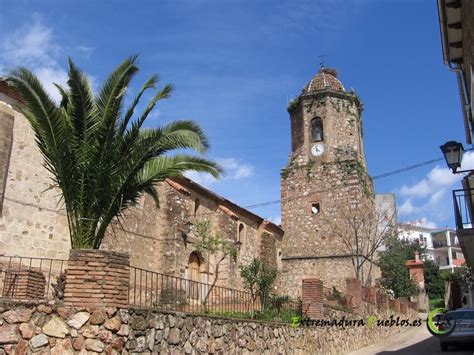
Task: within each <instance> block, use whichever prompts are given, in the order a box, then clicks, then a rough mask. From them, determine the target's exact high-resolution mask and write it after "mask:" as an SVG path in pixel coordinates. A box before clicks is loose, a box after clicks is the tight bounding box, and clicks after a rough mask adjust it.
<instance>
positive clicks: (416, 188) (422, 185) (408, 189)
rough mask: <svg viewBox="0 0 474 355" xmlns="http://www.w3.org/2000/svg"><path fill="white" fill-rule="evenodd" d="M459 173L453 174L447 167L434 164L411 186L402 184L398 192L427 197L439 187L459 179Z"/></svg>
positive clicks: (451, 183) (444, 186) (447, 185)
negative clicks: (423, 176) (422, 177)
mask: <svg viewBox="0 0 474 355" xmlns="http://www.w3.org/2000/svg"><path fill="white" fill-rule="evenodd" d="M460 179H461V178H460V176H459V175H454V174H453V173H452V172H451V170H449V169H448V168H441V167H439V166H435V167H434V168H433V169H432V170H431V171H430V172H429V173H428V174H427V176H426V177H425V178H424V179H423V180H421V181H419V182H418V183H416V184H414V185H412V186H406V185H403V186H402V188H401V190H400V193H401V194H402V195H405V196H410V197H427V196H430V195H432V194H433V193H435V192H437V191H439V189H440V188H441V189H443V188H447V187H450V186H452V185H454V184H455V183H457V182H458V181H459V180H460Z"/></svg>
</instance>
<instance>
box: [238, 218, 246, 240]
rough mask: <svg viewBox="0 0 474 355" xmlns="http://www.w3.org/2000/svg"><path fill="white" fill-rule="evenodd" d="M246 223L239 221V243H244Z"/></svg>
mask: <svg viewBox="0 0 474 355" xmlns="http://www.w3.org/2000/svg"><path fill="white" fill-rule="evenodd" d="M244 229H245V228H244V224H243V223H239V232H238V235H237V242H238V243H239V244H242V243H243V242H244Z"/></svg>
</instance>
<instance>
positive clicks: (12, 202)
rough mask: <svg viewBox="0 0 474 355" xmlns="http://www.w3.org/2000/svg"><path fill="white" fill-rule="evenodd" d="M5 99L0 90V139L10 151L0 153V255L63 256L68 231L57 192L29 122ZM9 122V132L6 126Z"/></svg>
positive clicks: (10, 101) (65, 256) (68, 246)
mask: <svg viewBox="0 0 474 355" xmlns="http://www.w3.org/2000/svg"><path fill="white" fill-rule="evenodd" d="M11 103H12V100H11V99H9V98H8V97H7V96H5V95H3V94H1V93H0V118H1V120H2V128H1V132H0V134H1V136H0V141H1V142H2V144H4V142H8V141H12V144H11V152H8V151H2V152H1V155H2V158H1V159H2V160H1V164H2V169H3V170H2V173H3V174H4V173H5V170H6V169H5V168H6V166H7V165H6V164H7V162H8V172H7V175H6V179H2V180H0V181H4V196H3V205H2V208H1V216H0V254H1V253H4V254H5V255H22V256H32V257H33V256H35V257H46V258H67V255H68V253H69V248H70V242H69V232H68V225H67V218H66V216H65V213H64V210H61V205H60V204H59V198H58V197H59V191H58V190H57V189H54V188H52V181H51V179H50V174H49V173H48V172H47V171H46V169H45V168H44V166H43V157H42V156H41V154H40V152H39V150H38V149H37V148H36V143H35V137H34V134H33V131H32V130H31V128H30V127H29V123H28V122H27V120H26V119H25V118H24V117H23V116H22V115H21V114H20V113H18V112H16V111H15V110H13V109H12V108H11V106H10V104H11ZM8 122H11V123H8ZM11 124H12V125H13V127H12V128H13V129H12V130H11V129H10V128H9V127H8V126H10V125H11ZM11 134H13V136H12V135H11ZM7 153H9V159H7V157H6V156H7ZM0 202H1V200H0Z"/></svg>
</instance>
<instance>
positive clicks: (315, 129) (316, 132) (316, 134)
mask: <svg viewBox="0 0 474 355" xmlns="http://www.w3.org/2000/svg"><path fill="white" fill-rule="evenodd" d="M311 139H312V140H313V142H320V141H322V140H323V139H324V134H323V120H322V119H321V118H319V117H316V118H313V119H312V120H311Z"/></svg>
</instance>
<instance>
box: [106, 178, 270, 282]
mask: <svg viewBox="0 0 474 355" xmlns="http://www.w3.org/2000/svg"><path fill="white" fill-rule="evenodd" d="M159 193H160V197H161V200H160V208H159V209H157V208H156V207H155V205H154V202H153V201H152V199H151V198H150V197H144V199H143V201H142V204H141V205H142V206H143V207H141V206H140V207H138V208H133V209H132V210H131V211H130V212H129V213H128V215H127V217H126V218H125V219H124V221H123V222H122V224H123V226H124V228H125V230H124V231H120V230H119V229H118V228H114V229H115V236H114V235H113V234H110V235H108V237H107V239H106V240H105V241H104V246H103V247H104V248H105V249H109V250H115V251H122V252H129V253H130V260H131V264H132V265H134V266H137V267H140V268H144V269H147V270H153V271H156V272H161V273H166V274H171V275H174V276H177V277H188V275H189V270H188V260H189V258H190V255H191V253H193V252H195V248H194V246H193V244H194V241H195V237H193V234H192V233H190V235H189V236H188V237H187V238H185V237H184V234H183V232H184V230H185V228H186V224H187V223H188V222H191V223H193V224H195V223H197V222H198V221H204V220H208V221H209V222H210V223H211V229H212V232H213V233H220V234H221V235H222V237H223V238H224V239H227V240H230V241H234V242H236V241H237V239H238V229H239V226H240V225H241V224H243V226H244V231H243V235H242V236H241V240H240V242H241V244H240V246H238V245H236V249H237V257H236V260H233V259H232V258H231V257H228V258H226V259H225V260H224V261H223V262H222V264H221V266H220V272H219V278H218V280H219V281H218V285H221V286H227V287H233V288H241V287H242V281H241V279H240V268H239V266H241V265H245V264H248V263H250V262H251V261H252V259H253V258H254V257H259V258H262V259H264V260H265V261H266V262H267V263H270V264H275V260H276V248H275V242H276V240H275V237H274V236H273V235H272V234H270V233H263V232H262V231H260V230H259V225H258V224H256V223H255V222H254V221H252V220H250V219H249V218H245V217H244V216H239V218H238V219H237V218H235V217H232V216H230V215H229V214H227V213H226V212H224V211H223V210H222V209H220V208H219V205H218V204H217V203H216V202H215V201H214V200H212V199H211V198H209V197H206V196H205V195H203V194H199V193H197V192H195V191H193V190H190V189H189V190H187V192H185V193H183V192H180V191H178V190H176V189H175V188H174V187H171V186H170V185H169V184H168V183H167V182H163V183H161V184H159ZM196 201H199V202H198V204H199V207H198V209H197V211H196V213H195V207H196ZM259 246H262V247H261V248H260V247H259ZM261 249H262V250H263V252H262V250H261ZM211 260H212V259H211ZM202 262H203V264H204V265H202V273H201V279H200V281H202V282H208V281H212V280H213V267H212V266H211V265H209V263H208V262H207V261H206V260H202ZM214 263H215V260H212V261H211V264H212V265H214Z"/></svg>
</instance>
